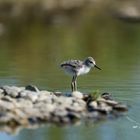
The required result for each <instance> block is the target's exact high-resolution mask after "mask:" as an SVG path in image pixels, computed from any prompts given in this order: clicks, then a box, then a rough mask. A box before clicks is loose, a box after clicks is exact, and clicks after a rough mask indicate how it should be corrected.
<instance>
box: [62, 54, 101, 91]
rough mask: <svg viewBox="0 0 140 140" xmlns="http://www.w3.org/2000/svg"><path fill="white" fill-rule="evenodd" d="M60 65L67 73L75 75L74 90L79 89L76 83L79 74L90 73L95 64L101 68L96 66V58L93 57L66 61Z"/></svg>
mask: <svg viewBox="0 0 140 140" xmlns="http://www.w3.org/2000/svg"><path fill="white" fill-rule="evenodd" d="M60 66H61V68H63V69H64V70H65V72H66V73H68V74H70V75H72V76H73V78H72V83H71V87H72V91H74V90H77V84H76V79H77V76H79V75H83V74H86V73H88V72H89V71H90V69H91V68H92V67H94V66H95V67H96V68H98V69H100V68H99V67H97V66H96V63H95V60H94V59H93V58H92V57H88V58H86V59H85V60H84V61H80V60H68V61H64V62H63V63H61V65H60Z"/></svg>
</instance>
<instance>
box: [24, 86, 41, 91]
mask: <svg viewBox="0 0 140 140" xmlns="http://www.w3.org/2000/svg"><path fill="white" fill-rule="evenodd" d="M25 90H29V91H34V92H39V89H38V88H37V87H36V86H33V85H28V86H26V87H25Z"/></svg>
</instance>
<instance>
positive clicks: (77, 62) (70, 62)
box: [60, 60, 82, 69]
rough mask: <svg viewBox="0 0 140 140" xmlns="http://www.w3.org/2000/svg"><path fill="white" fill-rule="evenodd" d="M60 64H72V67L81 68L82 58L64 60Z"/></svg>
mask: <svg viewBox="0 0 140 140" xmlns="http://www.w3.org/2000/svg"><path fill="white" fill-rule="evenodd" d="M60 66H61V67H63V66H70V67H73V68H75V69H79V68H81V67H82V61H80V60H69V61H65V62H63V63H62V64H61V65H60Z"/></svg>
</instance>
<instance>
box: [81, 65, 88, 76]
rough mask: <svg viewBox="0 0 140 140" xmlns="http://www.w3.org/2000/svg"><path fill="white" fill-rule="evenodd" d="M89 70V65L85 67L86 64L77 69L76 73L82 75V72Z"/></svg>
mask: <svg viewBox="0 0 140 140" xmlns="http://www.w3.org/2000/svg"><path fill="white" fill-rule="evenodd" d="M89 71H90V68H89V67H86V66H83V67H81V68H80V69H79V71H78V75H83V74H86V73H88V72H89Z"/></svg>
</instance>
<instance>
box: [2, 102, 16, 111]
mask: <svg viewBox="0 0 140 140" xmlns="http://www.w3.org/2000/svg"><path fill="white" fill-rule="evenodd" d="M14 109H15V106H14V104H13V103H12V102H7V101H3V100H0V110H1V111H2V110H3V111H6V110H14Z"/></svg>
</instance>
